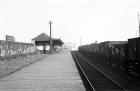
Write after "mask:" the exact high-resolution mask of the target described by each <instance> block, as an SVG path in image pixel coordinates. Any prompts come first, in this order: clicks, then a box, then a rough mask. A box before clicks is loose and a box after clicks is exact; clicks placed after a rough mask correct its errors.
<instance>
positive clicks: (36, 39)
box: [32, 33, 50, 41]
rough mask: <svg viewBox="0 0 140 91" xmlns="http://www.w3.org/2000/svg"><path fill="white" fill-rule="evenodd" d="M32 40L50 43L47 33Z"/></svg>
mask: <svg viewBox="0 0 140 91" xmlns="http://www.w3.org/2000/svg"><path fill="white" fill-rule="evenodd" d="M32 40H35V41H49V40H50V37H49V36H48V35H47V34H45V33H41V34H40V35H38V36H37V37H35V38H33V39H32Z"/></svg>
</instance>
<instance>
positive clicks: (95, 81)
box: [72, 51, 127, 91]
mask: <svg viewBox="0 0 140 91" xmlns="http://www.w3.org/2000/svg"><path fill="white" fill-rule="evenodd" d="M72 56H73V58H74V60H75V63H76V66H77V68H78V71H79V73H80V76H81V78H82V80H83V83H84V85H85V88H86V90H87V91H127V90H126V89H125V88H124V87H123V86H121V85H120V84H118V83H117V82H116V81H114V80H112V79H111V78H110V77H109V76H107V75H106V74H105V73H104V72H102V71H101V70H100V69H98V68H97V67H96V66H95V65H93V64H92V63H90V62H89V61H87V60H86V59H85V58H84V57H82V56H81V55H80V54H79V53H78V52H76V51H72Z"/></svg>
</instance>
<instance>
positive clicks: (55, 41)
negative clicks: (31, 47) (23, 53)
mask: <svg viewBox="0 0 140 91" xmlns="http://www.w3.org/2000/svg"><path fill="white" fill-rule="evenodd" d="M32 40H34V41H35V44H36V45H42V44H44V43H46V44H49V42H50V37H49V36H48V35H47V34H45V33H41V34H40V35H38V36H37V37H35V38H33V39H32ZM52 42H53V43H52V44H53V45H60V46H62V44H64V43H63V42H62V41H61V39H55V38H52Z"/></svg>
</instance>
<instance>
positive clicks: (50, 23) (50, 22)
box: [49, 20, 52, 54]
mask: <svg viewBox="0 0 140 91" xmlns="http://www.w3.org/2000/svg"><path fill="white" fill-rule="evenodd" d="M49 25H50V54H51V53H52V21H51V20H50V21H49Z"/></svg>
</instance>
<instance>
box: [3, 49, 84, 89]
mask: <svg viewBox="0 0 140 91" xmlns="http://www.w3.org/2000/svg"><path fill="white" fill-rule="evenodd" d="M0 91H85V88H84V85H83V83H82V80H81V78H80V76H79V73H78V70H77V68H76V66H75V63H74V60H73V58H72V56H71V53H70V51H68V50H63V51H61V52H60V53H56V54H52V55H50V56H48V57H46V58H45V59H43V60H41V61H38V62H36V63H34V64H31V65H30V66H28V67H25V68H23V69H21V70H19V71H17V72H15V73H13V74H11V75H9V76H6V77H4V78H1V79H0Z"/></svg>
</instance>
